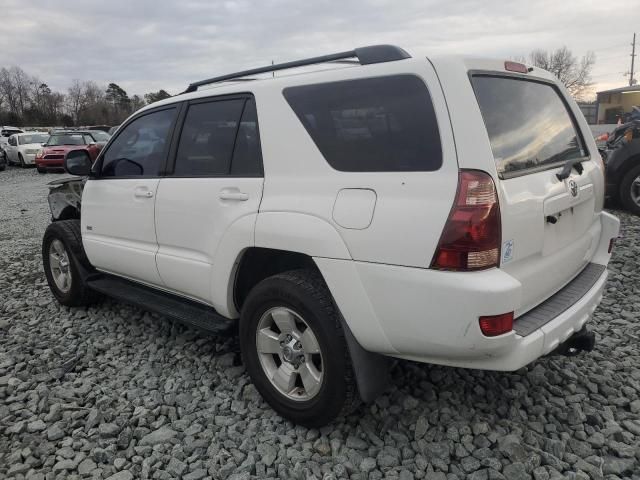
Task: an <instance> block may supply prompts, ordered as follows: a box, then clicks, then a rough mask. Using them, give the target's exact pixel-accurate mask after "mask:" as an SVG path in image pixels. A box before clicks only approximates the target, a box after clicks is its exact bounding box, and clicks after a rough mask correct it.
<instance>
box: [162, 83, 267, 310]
mask: <svg viewBox="0 0 640 480" xmlns="http://www.w3.org/2000/svg"><path fill="white" fill-rule="evenodd" d="M182 116H183V118H184V120H181V122H180V123H181V124H182V128H181V131H180V134H179V140H178V142H177V143H176V148H175V152H173V153H172V155H171V159H172V162H170V166H169V168H168V172H167V176H165V177H163V178H162V179H161V180H160V185H159V188H158V196H157V199H156V215H155V217H156V232H157V235H158V245H159V249H158V253H157V256H156V262H157V266H158V270H159V272H160V276H161V277H162V280H163V282H164V284H165V286H166V287H167V288H169V289H171V290H173V291H175V292H177V293H180V294H182V295H185V296H188V297H191V298H195V299H198V300H201V301H204V302H207V303H210V302H211V301H212V278H213V274H214V270H215V268H216V264H215V255H216V251H217V249H218V245H219V243H220V241H221V239H222V237H223V236H224V235H225V233H226V232H227V231H228V230H229V229H231V228H233V224H234V223H235V222H236V221H237V220H239V219H241V218H243V217H246V216H247V215H252V214H256V213H257V212H258V208H259V206H260V200H261V198H262V187H263V183H264V179H263V169H262V156H261V150H260V139H259V135H258V119H257V113H256V106H255V101H254V99H253V97H251V96H249V95H234V96H225V97H216V98H213V99H212V98H207V99H198V100H194V101H191V102H189V103H188V104H187V106H186V108H185V110H184V112H183V115H182ZM174 159H175V161H173V160H174ZM252 236H253V234H251V237H252Z"/></svg>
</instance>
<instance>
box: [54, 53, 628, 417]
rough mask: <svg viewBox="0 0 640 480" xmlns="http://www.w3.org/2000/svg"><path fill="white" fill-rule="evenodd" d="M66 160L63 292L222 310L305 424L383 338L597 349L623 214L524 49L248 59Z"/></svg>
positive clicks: (201, 322)
mask: <svg viewBox="0 0 640 480" xmlns="http://www.w3.org/2000/svg"><path fill="white" fill-rule="evenodd" d="M336 61H338V62H339V63H336ZM321 63H322V64H324V65H323V66H322V70H320V71H313V72H308V71H307V72H303V73H299V74H295V75H284V76H276V77H275V78H272V77H271V75H269V77H268V78H257V79H256V78H255V76H259V75H261V74H264V73H265V72H271V71H274V70H284V69H288V68H295V67H301V66H308V65H314V64H321ZM250 79H251V81H247V80H250ZM205 85H209V86H210V87H209V88H207V89H201V88H199V87H202V86H205ZM65 166H66V169H67V171H68V172H69V173H72V174H76V175H88V179H82V180H80V179H75V180H71V181H69V182H67V183H60V182H58V184H57V185H54V186H52V189H51V193H50V197H49V201H50V205H51V210H52V214H53V219H54V220H55V221H54V222H53V223H52V224H51V225H50V226H49V227H48V229H47V231H46V234H45V237H44V242H43V257H44V267H45V272H46V275H47V280H48V282H49V285H50V287H51V290H52V291H53V294H54V295H55V296H56V298H57V299H58V300H59V301H60V302H61V303H63V304H65V305H79V304H86V303H88V302H91V301H93V300H94V299H95V298H96V295H97V292H99V293H101V294H107V295H110V296H113V297H116V298H119V299H122V300H124V301H127V302H131V303H134V304H138V305H142V306H143V307H145V308H148V309H151V310H155V311H158V312H161V313H164V314H166V315H168V316H170V317H172V318H177V319H180V320H182V321H185V322H188V323H192V324H195V325H198V326H200V327H202V328H205V329H208V330H212V331H222V330H226V329H229V328H230V327H231V326H233V325H234V324H236V320H238V322H237V323H238V324H239V335H240V344H241V348H242V354H243V360H244V364H245V366H246V368H247V371H248V373H249V375H250V376H251V378H252V380H253V381H254V383H255V385H256V387H257V388H258V390H259V391H260V392H261V394H262V395H263V397H264V398H265V399H266V400H267V401H268V402H269V403H270V404H271V405H272V406H273V408H274V409H276V410H277V411H278V412H280V413H281V414H282V415H284V416H286V417H288V418H290V419H292V420H294V421H296V422H299V423H301V424H305V425H321V424H324V423H326V422H328V421H330V420H331V419H332V418H334V417H335V416H336V415H338V414H340V413H341V412H344V411H345V408H350V407H351V406H352V405H353V400H354V399H355V398H356V397H357V396H358V393H359V396H360V398H362V399H364V400H365V401H369V400H371V399H373V398H374V397H375V395H376V394H377V393H378V392H379V391H380V390H381V389H382V388H384V386H385V381H386V365H387V362H386V360H387V359H388V358H389V357H399V358H405V359H410V360H416V361H420V362H429V363H438V364H443V365H452V366H458V367H465V368H479V369H490V370H516V369H519V368H521V367H522V366H524V365H527V364H528V363H530V362H532V361H534V360H536V359H537V358H539V357H540V356H542V355H546V354H549V353H552V352H557V351H560V352H565V353H575V352H576V351H579V350H589V349H590V348H592V347H593V334H591V333H590V332H588V331H587V330H586V328H585V324H586V323H587V320H588V319H589V317H590V316H591V314H592V313H593V311H594V309H595V308H596V307H597V305H598V302H599V301H600V299H601V298H602V292H603V288H604V284H605V281H606V278H607V270H606V265H607V263H608V261H609V258H610V254H611V248H612V245H613V240H614V239H615V238H616V236H617V234H618V228H619V222H618V220H617V219H616V218H615V217H613V216H612V215H609V214H608V213H606V212H604V211H603V210H602V205H603V196H604V182H603V165H602V162H601V160H600V155H599V154H598V150H597V148H596V145H595V143H594V140H593V138H592V136H591V135H590V133H589V127H588V126H587V124H586V122H585V120H584V118H583V116H582V114H581V113H580V110H579V109H578V107H577V105H576V103H575V102H574V101H573V100H572V99H571V97H570V96H569V95H568V94H567V92H566V91H565V89H564V88H563V87H562V85H561V84H560V83H559V82H558V81H557V80H556V79H555V78H554V77H553V76H552V75H551V74H549V73H548V72H545V71H543V70H540V69H538V68H532V67H527V66H525V65H523V64H519V63H513V62H504V61H498V60H480V59H469V58H459V57H453V58H451V57H449V58H430V59H426V58H411V57H410V56H409V55H408V54H407V53H406V52H405V51H404V50H402V49H399V48H397V47H392V46H373V47H365V48H360V49H356V50H354V51H350V52H343V53H339V54H334V55H328V56H324V57H317V58H312V59H308V60H303V61H299V62H291V63H288V64H282V65H275V66H269V67H265V68H260V69H255V70H249V71H245V72H240V73H238V74H233V75H225V76H223V77H218V78H213V79H209V80H205V81H203V82H198V83H195V84H192V85H191V86H190V87H189V88H188V89H187V91H186V92H185V93H184V94H181V95H178V96H175V97H172V98H169V99H167V100H164V101H161V102H157V103H154V104H152V105H150V106H147V107H145V108H143V109H142V110H140V111H139V112H137V113H135V114H134V115H132V116H131V117H130V118H129V119H128V120H127V121H126V122H124V123H123V125H122V126H121V127H120V128H119V129H118V132H117V133H116V135H115V136H114V137H113V138H112V139H111V140H110V142H109V143H108V144H107V145H106V146H105V148H104V149H103V150H102V152H101V154H100V156H99V157H98V159H97V160H96V162H95V164H94V165H93V166H91V162H90V160H89V159H88V157H87V156H86V153H85V152H82V151H77V152H72V153H69V154H68V155H67V157H66V159H65ZM89 169H91V171H89ZM82 186H84V190H82Z"/></svg>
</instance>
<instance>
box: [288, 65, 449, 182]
mask: <svg viewBox="0 0 640 480" xmlns="http://www.w3.org/2000/svg"><path fill="white" fill-rule="evenodd" d="M284 96H285V98H286V100H287V102H288V103H289V105H290V106H291V108H292V109H293V111H294V112H295V113H296V115H297V116H298V118H299V119H300V121H301V122H302V124H303V125H304V127H305V128H306V130H307V132H308V133H309V135H310V136H311V138H312V139H313V141H314V142H315V144H316V145H317V147H318V149H319V150H320V152H321V153H322V155H323V156H324V158H325V159H326V160H327V162H329V164H330V165H331V166H332V167H333V168H335V169H336V170H341V171H345V172H408V171H422V172H427V171H433V170H438V169H439V168H440V166H441V165H442V149H441V145H440V134H439V132H438V124H437V121H436V116H435V112H434V110H433V104H432V103H431V97H430V96H429V91H428V90H427V87H426V85H425V84H424V82H423V81H422V80H420V79H419V78H418V77H416V76H413V75H397V76H390V77H376V78H366V79H358V80H347V81H340V82H331V83H321V84H316V85H305V86H300V87H289V88H286V89H285V90H284Z"/></svg>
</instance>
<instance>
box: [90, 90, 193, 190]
mask: <svg viewBox="0 0 640 480" xmlns="http://www.w3.org/2000/svg"><path fill="white" fill-rule="evenodd" d="M184 103H185V102H184V101H182V102H174V103H170V104H168V105H163V106H161V107H156V108H152V109H149V110H145V111H143V112H140V113H137V114H134V115H133V116H131V117H130V118H129V119H128V120H127V121H126V122H123V123H122V124H121V125H120V127H118V130H117V131H116V134H115V135H113V136H112V137H111V138H110V139H109V141H108V142H107V143H106V144H105V146H104V147H102V149H101V150H100V153H99V154H98V157H97V158H96V161H95V162H94V163H93V166H92V167H91V173H90V175H89V179H90V180H123V179H154V178H162V176H163V173H164V170H165V169H166V165H167V160H168V158H169V152H171V146H172V144H173V139H174V135H175V130H176V125H177V121H178V118H179V117H180V115H181V113H182V110H183V107H184ZM171 109H175V110H176V114H175V116H174V118H173V122H172V123H171V125H170V126H169V137H168V138H169V148H168V149H167V155H165V158H164V160H163V161H162V162H161V163H160V165H159V168H158V174H157V175H149V176H147V175H118V176H102V164H103V162H104V156H105V154H106V153H107V152H108V151H109V148H111V144H112V143H113V142H115V140H116V139H117V138H118V137H119V136H120V135H121V134H122V132H123V131H124V130H125V129H126V128H127V127H128V126H129V125H131V123H133V122H135V121H136V120H138V119H140V118H142V117H145V116H147V115H150V114H152V113H157V112H162V111H164V110H171Z"/></svg>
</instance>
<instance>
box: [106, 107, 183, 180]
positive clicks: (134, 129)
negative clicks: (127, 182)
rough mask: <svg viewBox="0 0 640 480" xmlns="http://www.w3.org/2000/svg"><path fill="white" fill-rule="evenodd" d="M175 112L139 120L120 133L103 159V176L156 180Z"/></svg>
mask: <svg viewBox="0 0 640 480" xmlns="http://www.w3.org/2000/svg"><path fill="white" fill-rule="evenodd" d="M175 116H176V109H175V108H169V109H166V110H160V111H156V112H152V113H148V114H146V115H143V116H142V117H138V118H136V119H135V120H133V121H132V122H131V123H129V124H128V125H127V126H126V127H125V128H124V129H123V130H121V131H120V133H119V134H118V136H117V138H116V139H115V140H114V141H113V142H112V143H111V145H109V148H108V150H107V151H106V152H104V155H103V157H102V170H101V176H102V177H124V176H144V177H154V176H157V175H158V174H159V173H160V167H161V165H162V163H163V161H164V159H165V158H166V156H167V149H168V147H169V140H170V132H171V126H172V124H173V121H174V119H175Z"/></svg>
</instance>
